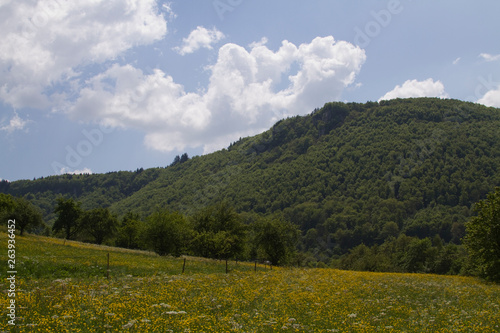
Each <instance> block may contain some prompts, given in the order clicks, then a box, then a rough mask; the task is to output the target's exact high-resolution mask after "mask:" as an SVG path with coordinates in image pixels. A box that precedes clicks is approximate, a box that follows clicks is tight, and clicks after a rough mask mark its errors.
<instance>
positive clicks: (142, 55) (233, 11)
mask: <svg viewBox="0 0 500 333" xmlns="http://www.w3.org/2000/svg"><path fill="white" fill-rule="evenodd" d="M498 13H500V2H498V1H493V0H488V1H482V2H481V4H480V5H478V3H477V2H472V1H464V0H462V1H460V0H459V1H457V0H442V1H430V0H422V1H412V0H384V1H373V0H372V1H368V0H359V1H343V0H336V1H332V0H329V1H327V0H312V1H307V2H306V1H290V0H287V1H284V0H273V1H261V0H204V1H200V0H183V1H168V2H167V1H154V0H106V1H105V0H101V1H99V0H96V1H92V2H89V1H72V2H70V1H67V0H43V1H42V0H0V22H1V23H0V26H1V31H2V35H1V36H0V69H1V72H2V75H1V76H0V142H1V146H0V155H1V162H0V178H1V179H7V180H11V181H14V180H18V179H32V178H34V177H36V178H38V177H41V176H48V175H54V174H61V173H79V172H92V173H103V172H109V171H118V170H135V169H137V168H141V167H143V168H149V167H156V166H166V165H168V164H170V163H171V162H172V160H173V159H174V157H175V155H180V154H182V153H184V152H187V153H188V154H189V155H190V156H193V155H201V154H206V153H210V152H213V151H215V150H218V149H221V148H224V147H227V146H228V145H229V144H230V143H231V142H233V141H236V140H237V139H238V138H239V137H245V136H249V135H255V134H258V133H260V132H262V131H264V130H266V129H268V128H269V127H271V126H272V125H273V124H274V123H275V122H276V121H277V120H279V119H281V118H284V117H287V116H292V115H305V114H308V113H310V112H311V111H312V110H313V109H314V108H316V107H321V106H322V105H323V104H324V103H325V102H328V101H347V102H351V101H354V102H366V101H377V100H380V99H391V98H397V97H420V96H429V97H431V96H432V97H442V98H456V99H461V100H468V101H473V102H478V103H481V104H485V105H488V106H495V107H500V43H499V42H500V35H499V33H498V32H499V31H500V21H499V20H498V18H497V16H498Z"/></svg>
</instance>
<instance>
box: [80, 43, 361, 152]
mask: <svg viewBox="0 0 500 333" xmlns="http://www.w3.org/2000/svg"><path fill="white" fill-rule="evenodd" d="M265 42H266V40H265V39H264V40H263V41H261V42H260V43H254V44H252V45H251V46H250V47H249V49H246V48H244V47H242V46H239V45H236V44H231V43H228V44H225V45H224V46H222V47H221V48H220V49H219V52H218V58H217V61H216V62H215V63H214V64H213V65H212V66H209V67H208V70H209V72H210V80H209V84H208V86H207V87H206V89H204V90H203V91H201V92H197V93H190V92H186V91H185V89H184V87H183V86H182V85H180V84H178V83H176V82H175V81H174V79H173V78H172V77H171V76H168V75H166V74H165V73H164V72H162V71H161V70H155V72H154V73H152V74H149V75H146V74H144V73H143V72H142V71H141V70H139V69H137V68H134V67H133V66H131V65H114V66H113V67H112V68H110V69H109V70H107V71H106V72H104V73H102V74H99V75H97V76H95V77H94V78H92V79H91V80H89V81H88V82H87V84H86V86H85V88H84V89H82V90H81V93H80V95H79V98H78V100H77V101H76V103H75V104H74V105H73V106H72V108H71V114H72V115H73V116H74V117H77V118H79V119H86V120H97V121H102V122H104V123H105V124H107V125H111V126H122V127H126V128H137V129H140V130H142V131H144V132H145V133H146V136H145V143H146V145H147V146H148V147H150V148H152V149H157V150H162V151H171V150H174V149H177V150H182V149H184V147H186V146H190V147H199V146H203V147H204V150H205V152H210V151H213V150H215V149H219V148H221V147H224V146H227V144H228V143H229V142H230V141H234V140H236V139H237V138H238V137H240V136H248V135H252V134H256V133H258V132H260V131H262V130H265V129H267V128H269V126H271V125H272V124H273V123H274V122H276V121H277V120H279V119H281V118H283V117H286V116H288V115H296V114H306V113H308V112H310V111H312V109H313V108H314V107H317V106H321V105H322V104H323V103H325V102H327V101H331V100H336V99H339V98H340V96H341V94H342V91H343V90H344V89H345V88H346V87H347V86H349V85H351V84H353V83H354V81H355V78H356V75H357V74H358V73H359V71H360V69H361V66H362V65H363V63H364V62H365V60H366V55H365V52H364V50H362V49H360V48H359V47H356V46H354V45H352V44H350V43H347V42H343V41H339V42H337V41H335V39H334V38H333V37H331V36H329V37H324V38H320V37H318V38H315V39H314V40H313V41H311V42H310V43H305V44H301V45H299V46H296V45H294V44H293V43H290V42H288V41H283V42H282V45H281V47H280V48H279V49H278V50H277V51H273V50H270V49H269V48H268V47H267V46H266V45H265ZM292 65H294V66H292ZM292 68H298V70H297V71H296V72H292V71H291V69H292Z"/></svg>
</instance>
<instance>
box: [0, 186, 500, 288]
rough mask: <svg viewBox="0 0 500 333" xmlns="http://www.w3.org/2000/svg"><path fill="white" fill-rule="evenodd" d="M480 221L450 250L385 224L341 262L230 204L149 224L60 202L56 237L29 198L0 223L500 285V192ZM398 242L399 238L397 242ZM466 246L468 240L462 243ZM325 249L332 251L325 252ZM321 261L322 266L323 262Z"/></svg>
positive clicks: (289, 227) (138, 245) (0, 213)
mask: <svg viewBox="0 0 500 333" xmlns="http://www.w3.org/2000/svg"><path fill="white" fill-rule="evenodd" d="M475 212H477V213H478V215H477V216H475V217H473V218H472V219H470V221H467V222H466V230H464V234H465V236H466V237H464V238H463V240H465V245H458V244H455V243H459V242H458V241H456V242H455V243H453V242H449V243H446V242H445V241H444V240H443V239H442V238H441V237H440V236H439V234H436V235H435V236H434V237H433V238H432V239H431V238H428V237H426V238H419V237H411V236H407V235H405V234H404V233H398V229H397V225H396V224H395V223H387V224H386V227H385V228H384V232H385V233H387V237H386V238H385V240H384V242H383V243H381V244H375V245H373V246H371V247H368V246H366V245H365V244H361V245H358V246H356V247H354V248H353V249H350V250H349V251H348V252H347V253H345V254H342V255H338V254H337V255H335V254H334V255H332V256H331V257H327V256H324V254H323V252H322V251H320V250H318V248H317V246H318V245H320V243H322V242H321V239H322V237H321V235H320V234H319V233H318V232H317V230H315V229H310V230H309V231H308V232H307V233H306V234H305V235H303V234H302V233H301V232H300V230H299V228H298V227H297V226H296V225H295V224H293V223H291V222H288V221H286V220H285V219H284V218H283V216H279V215H275V216H273V217H267V218H264V217H259V216H257V215H254V214H245V215H242V214H238V213H237V212H236V211H235V210H234V209H233V208H232V207H231V206H229V205H228V204H227V203H226V202H221V203H218V204H216V205H212V206H208V207H205V208H204V209H201V210H199V211H197V212H196V213H195V214H193V215H191V216H185V215H183V214H181V213H179V212H172V211H169V210H165V209H158V210H157V211H155V212H154V213H153V214H151V215H149V216H148V217H146V218H145V219H141V218H140V216H139V215H138V214H136V213H133V212H128V213H126V214H125V215H124V216H123V217H122V218H121V219H119V218H118V217H117V216H116V215H114V214H112V213H111V212H110V211H109V209H108V208H94V209H90V210H83V209H82V208H81V203H80V202H76V201H74V200H73V199H71V198H64V197H59V198H58V199H57V205H56V208H55V212H54V213H55V214H56V216H57V219H56V221H55V223H54V225H53V227H52V228H51V229H49V228H48V227H47V225H45V224H44V222H43V221H42V216H41V213H40V211H39V210H38V209H37V208H36V207H35V206H33V205H32V204H30V203H29V202H28V201H27V200H26V199H24V198H13V197H12V196H10V195H5V194H0V218H1V219H3V220H7V219H15V221H16V223H15V225H16V229H17V230H19V234H20V235H21V236H22V235H23V232H24V231H25V230H28V231H31V232H35V233H45V234H46V235H53V236H56V237H64V238H66V239H75V240H80V241H84V242H93V243H96V244H103V243H105V244H107V245H111V246H118V247H124V248H130V249H144V250H151V251H154V252H156V253H157V254H158V255H172V256H180V255H194V256H200V257H206V258H213V259H226V260H227V259H237V260H261V261H264V260H266V261H270V262H271V263H273V264H274V265H297V266H299V267H304V266H306V267H334V268H340V269H347V270H361V271H373V272H408V273H434V274H448V275H454V274H462V275H479V276H481V277H484V278H486V279H488V280H491V281H499V280H500V274H499V269H500V250H499V248H498V243H499V241H500V239H499V238H498V235H499V234H500V233H499V231H500V187H498V188H496V191H495V192H494V193H491V194H489V195H488V198H487V200H483V201H481V202H479V203H478V204H477V205H476V207H475ZM396 235H397V237H396ZM460 241H462V239H460ZM322 245H323V246H325V245H326V244H322ZM318 253H319V254H320V257H321V256H323V258H322V260H321V259H320V260H318V259H317V258H318Z"/></svg>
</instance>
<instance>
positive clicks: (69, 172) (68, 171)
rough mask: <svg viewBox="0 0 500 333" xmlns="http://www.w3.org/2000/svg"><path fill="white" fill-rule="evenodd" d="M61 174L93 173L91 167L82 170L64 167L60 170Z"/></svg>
mask: <svg viewBox="0 0 500 333" xmlns="http://www.w3.org/2000/svg"><path fill="white" fill-rule="evenodd" d="M59 174H61V175H64V174H67V175H84V174H89V175H91V174H92V170H90V169H89V168H83V169H82V170H71V169H69V168H66V167H63V168H62V169H61V170H60V171H59Z"/></svg>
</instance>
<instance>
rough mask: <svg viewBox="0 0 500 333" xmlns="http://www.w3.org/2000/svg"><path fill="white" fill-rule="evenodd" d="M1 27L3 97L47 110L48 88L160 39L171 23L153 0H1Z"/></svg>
mask: <svg viewBox="0 0 500 333" xmlns="http://www.w3.org/2000/svg"><path fill="white" fill-rule="evenodd" d="M0 31H2V38H0V71H1V72H2V76H1V77H0V99H1V100H3V101H4V102H6V103H8V104H10V105H11V106H13V107H15V108H23V107H34V108H40V109H46V108H49V107H51V106H54V104H55V103H54V101H53V100H52V98H53V97H54V96H47V89H48V88H50V87H52V86H53V85H57V84H61V83H62V84H68V82H70V81H71V79H72V78H75V77H78V75H79V73H78V68H79V67H80V68H81V66H85V65H88V64H93V63H103V62H105V61H108V60H112V59H115V58H116V57H117V56H119V55H120V54H122V53H123V52H124V51H126V50H128V49H130V48H132V47H134V46H136V45H144V44H150V43H152V42H154V41H156V40H159V39H161V38H162V37H163V36H164V35H165V34H166V32H167V27H166V22H165V20H164V18H163V16H162V15H160V14H158V13H157V8H156V1H154V0H94V1H76V2H70V1H62V0H39V1H29V0H19V1H11V2H6V3H4V4H3V6H2V10H1V11H0ZM59 97H60V96H59ZM59 97H58V98H59Z"/></svg>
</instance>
